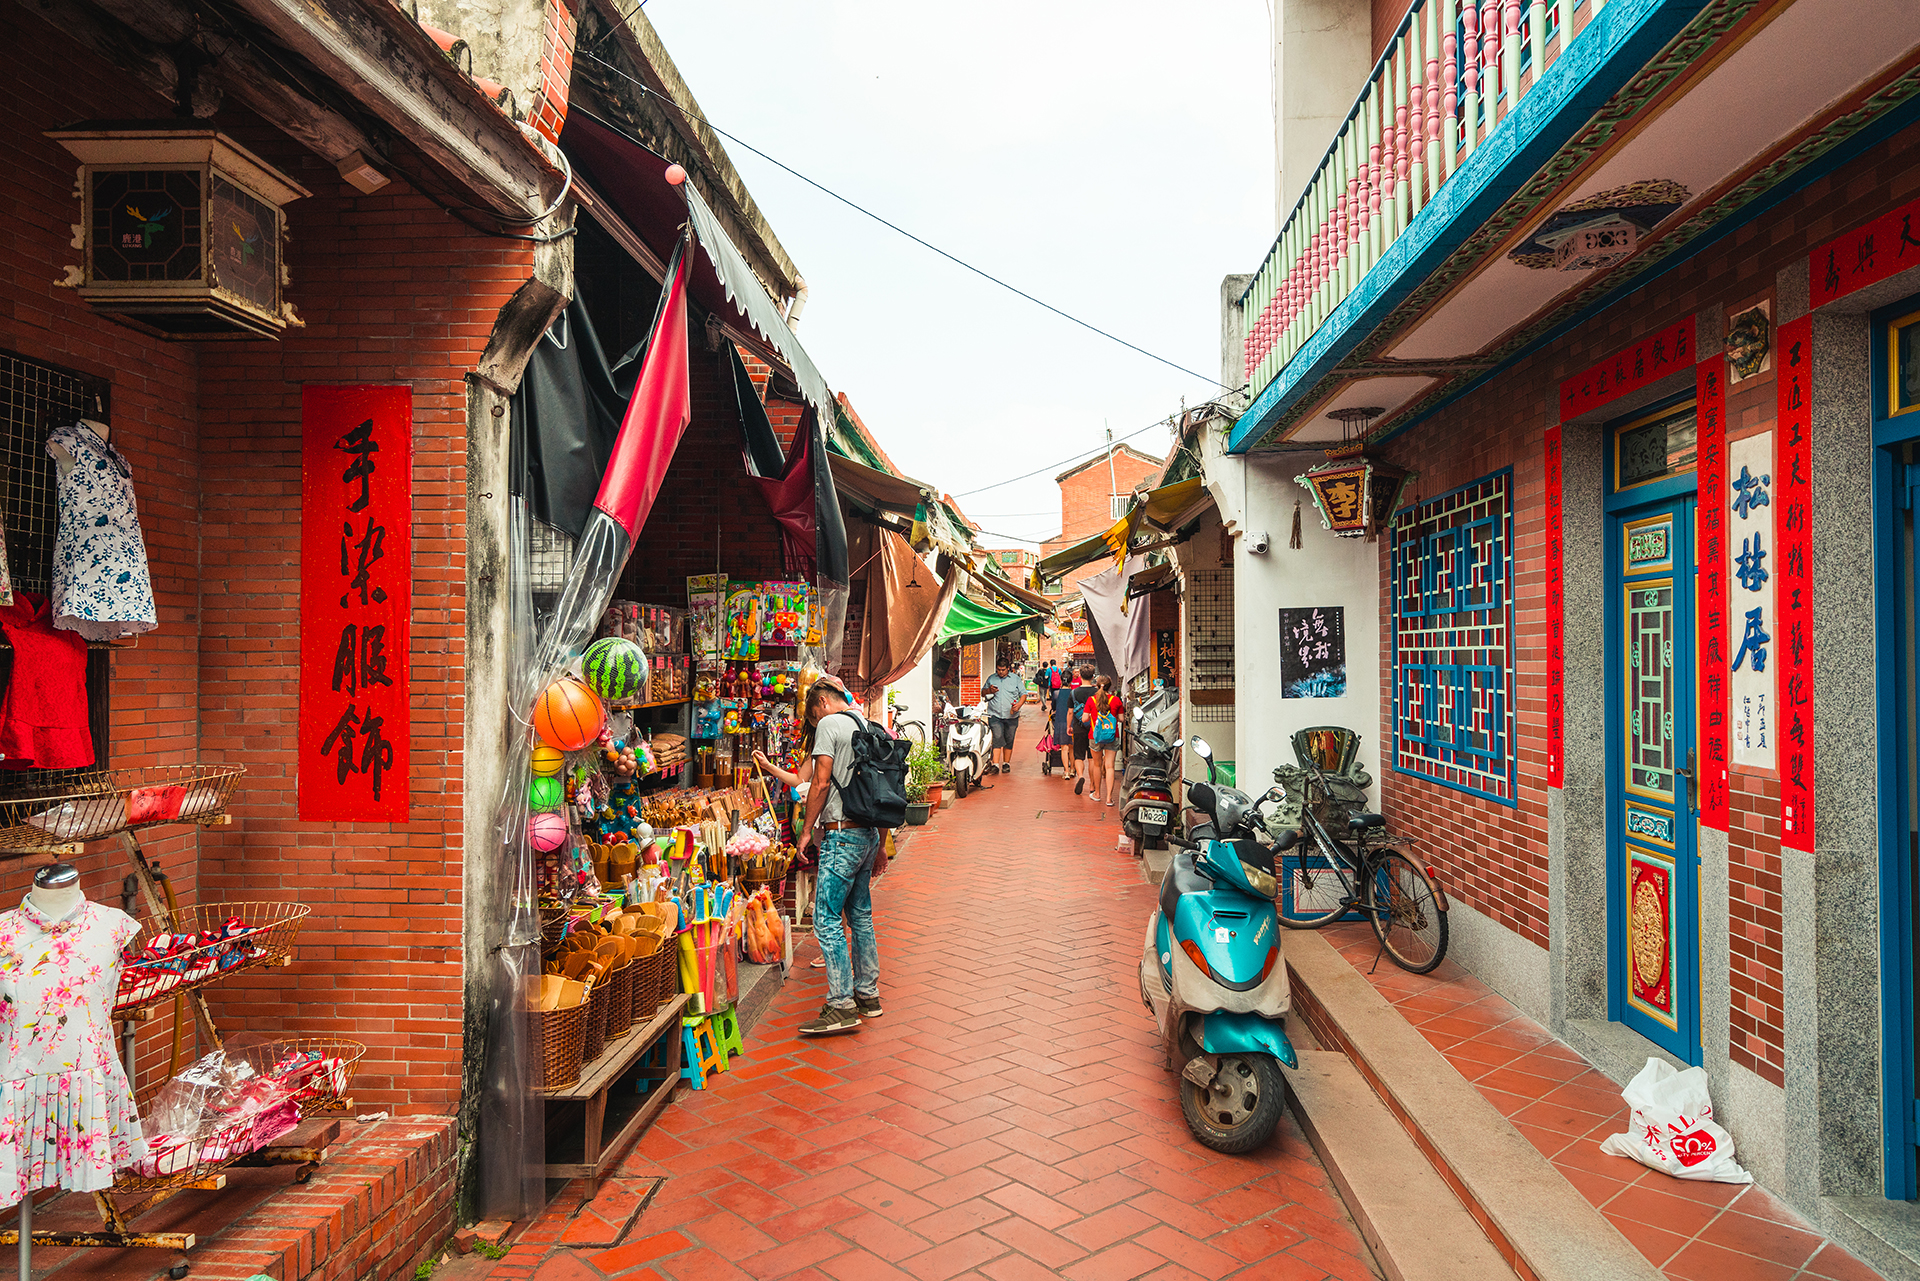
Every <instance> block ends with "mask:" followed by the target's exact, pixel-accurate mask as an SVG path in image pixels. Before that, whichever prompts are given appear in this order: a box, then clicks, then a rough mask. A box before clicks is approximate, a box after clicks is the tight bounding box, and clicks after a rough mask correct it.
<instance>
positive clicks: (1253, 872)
mask: <svg viewBox="0 0 1920 1281" xmlns="http://www.w3.org/2000/svg"><path fill="white" fill-rule="evenodd" d="M1240 873H1241V875H1243V876H1245V877H1246V878H1247V884H1248V885H1251V886H1252V887H1253V892H1254V893H1255V894H1258V895H1260V896H1261V897H1263V898H1273V897H1274V896H1275V894H1276V893H1277V892H1278V890H1279V888H1280V883H1279V882H1278V881H1276V880H1274V879H1273V873H1272V872H1269V871H1266V870H1265V869H1263V868H1258V867H1255V866H1254V865H1253V864H1251V863H1247V862H1244V861H1243V862H1242V863H1241V864H1240Z"/></svg>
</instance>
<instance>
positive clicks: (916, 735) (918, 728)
mask: <svg viewBox="0 0 1920 1281" xmlns="http://www.w3.org/2000/svg"><path fill="white" fill-rule="evenodd" d="M896 737H898V738H904V739H906V740H907V741H908V742H909V743H924V742H926V741H927V727H926V726H925V725H922V724H921V723H920V722H919V721H901V722H900V728H899V730H898V731H897V732H896Z"/></svg>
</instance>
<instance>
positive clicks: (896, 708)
mask: <svg viewBox="0 0 1920 1281" xmlns="http://www.w3.org/2000/svg"><path fill="white" fill-rule="evenodd" d="M910 710H911V709H910V708H909V707H908V706H907V705H906V704H905V703H892V704H889V705H888V708H887V712H888V714H889V716H890V717H891V718H892V720H893V724H892V725H891V726H889V727H888V728H889V731H890V732H891V733H892V734H893V736H894V737H895V738H903V739H905V740H907V741H908V742H909V743H924V742H927V741H928V740H927V727H926V726H925V725H923V724H921V723H920V722H919V721H903V720H901V719H900V714H901V713H902V712H906V711H910Z"/></svg>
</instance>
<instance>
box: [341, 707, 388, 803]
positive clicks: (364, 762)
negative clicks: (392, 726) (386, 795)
mask: <svg viewBox="0 0 1920 1281" xmlns="http://www.w3.org/2000/svg"><path fill="white" fill-rule="evenodd" d="M385 725H386V718H385V717H384V716H375V715H374V714H373V709H372V708H368V709H367V719H366V721H365V722H364V723H363V724H362V725H361V726H360V733H361V737H362V742H361V744H360V772H361V773H362V774H365V775H366V776H367V780H368V781H369V782H371V783H372V784H373V799H374V800H376V801H377V800H379V799H380V776H381V775H382V774H384V773H386V772H387V771H388V770H390V769H392V768H393V744H392V743H390V742H388V741H387V739H386V737H385V735H383V734H382V733H381V732H380V731H381V729H382V728H383V727H384V726H385ZM341 781H342V782H345V781H346V780H345V779H344V778H343V779H342V780H341Z"/></svg>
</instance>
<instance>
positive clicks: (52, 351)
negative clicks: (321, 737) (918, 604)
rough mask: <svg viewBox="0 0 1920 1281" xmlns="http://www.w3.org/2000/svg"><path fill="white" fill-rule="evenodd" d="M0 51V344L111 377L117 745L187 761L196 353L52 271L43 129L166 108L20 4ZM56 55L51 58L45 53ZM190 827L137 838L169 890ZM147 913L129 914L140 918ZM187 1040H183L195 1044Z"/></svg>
mask: <svg viewBox="0 0 1920 1281" xmlns="http://www.w3.org/2000/svg"><path fill="white" fill-rule="evenodd" d="M0 48H4V49H5V50H7V51H8V52H7V53H6V55H5V65H6V68H7V82H8V84H9V85H10V86H11V87H12V93H11V95H10V98H11V104H12V105H11V114H10V116H9V119H8V127H7V128H6V129H5V130H3V131H0V160H4V165H5V170H6V173H7V180H6V182H5V183H3V184H0V220H3V221H4V225H5V226H6V228H7V234H6V236H5V237H4V238H3V239H0V348H4V349H6V350H9V351H12V352H14V353H17V354H18V355H21V356H24V357H27V358H28V359H30V360H35V361H40V362H44V363H46V364H51V365H57V366H61V367H64V368H67V369H71V370H74V371H77V372H80V373H85V374H91V375H95V376H98V377H102V378H106V379H108V380H109V381H110V382H111V384H112V411H111V416H112V425H113V442H114V444H115V445H116V446H118V447H119V449H120V450H121V452H122V453H124V454H125V455H126V456H127V461H128V462H129V463H130V464H131V465H132V467H133V479H134V491H135V497H136V501H137V502H138V504H139V509H140V518H141V524H142V526H143V529H144V531H145V535H146V543H147V558H148V568H149V572H150V573H151V575H152V578H153V588H154V599H155V602H156V604H157V605H158V607H159V619H160V626H159V628H158V630H156V631H153V632H149V633H147V634H146V635H144V636H142V637H140V639H139V642H138V644H137V645H135V646H134V647H132V648H129V649H120V650H116V651H115V652H114V654H113V656H112V673H113V689H112V709H113V722H114V723H113V743H114V748H113V754H112V759H111V761H102V762H100V764H102V765H107V764H111V765H113V766H116V767H120V768H138V767H141V766H147V765H182V764H190V763H192V761H193V760H194V758H195V754H196V752H197V750H198V737H199V735H198V727H197V724H196V722H195V717H194V703H195V697H196V692H195V691H196V687H197V684H198V679H199V677H198V659H197V654H196V631H197V628H198V617H199V609H200V587H199V576H198V571H197V569H196V564H197V561H198V557H199V531H198V519H199V518H198V507H199V485H200V459H199V456H198V453H197V452H196V449H195V439H196V432H197V424H196V415H197V403H198V384H197V372H196V371H197V364H198V357H199V350H200V349H199V348H196V347H192V346H183V345H178V344H173V343H167V342H162V341H160V340H158V339H154V338H149V337H147V336H145V335H143V334H140V333H138V332H136V331H134V330H132V329H128V328H126V327H125V326H123V325H119V324H116V323H114V322H112V321H109V320H105V319H102V318H100V317H98V316H96V315H95V314H94V313H93V312H92V310H91V309H89V308H88V307H87V306H86V305H85V304H83V303H82V302H81V301H80V299H79V297H78V296H77V295H76V294H75V293H74V292H73V291H72V290H68V289H58V288H55V287H54V285H53V282H54V281H55V280H57V279H60V278H61V277H62V276H63V274H64V272H63V270H62V268H63V267H64V266H65V265H66V264H68V263H74V262H77V261H78V260H79V253H78V251H76V250H74V249H73V248H71V247H70V245H69V241H70V240H71V239H72V235H73V232H72V229H71V227H70V224H72V223H75V222H78V221H79V220H80V204H79V202H78V201H77V200H75V199H74V198H73V187H74V174H75V170H76V169H77V167H78V162H76V161H75V160H74V158H73V156H72V154H71V153H69V152H68V151H67V150H66V148H64V147H62V146H60V145H59V144H58V143H56V142H53V141H51V140H49V139H47V138H46V137H44V136H43V133H44V131H45V130H48V129H54V128H58V127H60V126H62V125H66V124H70V123H72V122H73V121H76V120H85V119H90V118H93V119H97V118H100V117H102V116H110V117H115V118H123V117H129V116H164V115H167V114H169V112H170V110H171V108H170V107H169V105H168V104H165V103H163V102H161V101H160V100H159V99H157V98H155V97H153V96H152V95H150V94H147V93H145V92H144V91H142V90H140V89H139V88H138V87H137V86H135V85H133V84H132V83H130V82H129V80H128V78H127V77H126V76H125V75H123V74H121V73H119V72H116V71H114V70H112V69H110V68H108V67H107V66H106V65H105V64H103V63H102V62H100V61H99V60H98V59H96V58H94V57H93V56H92V55H90V54H88V53H86V52H85V51H83V50H81V49H80V48H78V47H77V46H75V45H73V44H71V43H70V42H68V41H66V40H65V39H63V38H61V37H60V36H59V35H58V34H56V32H55V29H54V28H53V27H51V26H49V25H47V24H46V23H44V22H42V21H41V20H40V19H39V18H37V17H34V16H31V15H30V14H29V13H28V12H27V11H25V10H22V9H20V8H15V7H9V8H7V9H5V10H0ZM55 49H57V50H58V51H59V54H58V56H57V57H56V56H49V53H50V51H52V50H55ZM197 830H198V829H195V828H179V827H170V828H156V829H151V831H150V833H148V834H143V837H142V842H141V843H142V845H143V846H144V847H145V849H146V850H147V852H148V854H149V855H151V856H152V857H154V858H155V859H156V860H157V861H158V862H159V863H160V865H161V866H162V867H163V868H164V869H165V870H166V871H167V872H168V873H169V874H171V875H172V877H173V879H174V885H175V889H176V892H177V893H178V894H180V896H181V897H182V898H183V899H184V900H186V901H192V897H193V895H194V893H195V892H196V889H197V886H196V880H195V851H196V847H197V844H198V842H197V839H196V833H197ZM42 862H44V860H43V859H40V858H37V857H36V858H25V859H9V858H6V857H0V910H5V909H7V908H11V907H12V906H14V905H15V904H17V903H18V902H19V900H20V898H21V896H22V895H23V894H24V893H25V892H26V890H27V887H28V886H29V884H30V883H31V877H32V870H33V868H34V867H37V866H39V865H40V864H41V863H42ZM79 867H80V870H81V873H82V876H83V877H84V888H85V889H86V892H87V895H88V897H90V898H92V899H94V900H95V901H97V902H101V903H105V904H107V905H109V906H112V907H119V906H120V903H121V897H120V882H121V878H122V877H124V876H125V875H126V871H127V869H126V865H125V861H124V859H123V858H122V857H121V856H120V854H119V851H118V849H117V848H109V847H106V846H102V845H94V846H90V847H88V849H87V851H86V853H85V855H84V856H83V857H82V858H81V859H80V860H79ZM143 910H144V909H143V908H141V909H136V912H138V911H143ZM166 1035H167V1033H166V1032H165V1031H164V1030H163V1028H162V1027H161V1025H160V1024H158V1023H155V1024H150V1025H148V1026H147V1029H146V1031H145V1033H144V1034H143V1037H142V1041H141V1051H140V1061H141V1062H142V1063H143V1064H153V1063H154V1062H155V1061H156V1056H159V1059H160V1066H161V1067H164V1066H165V1064H164V1052H163V1051H162V1050H161V1049H160V1047H161V1045H162V1043H163V1041H164V1040H165V1038H166ZM189 1048H191V1041H190V1040H189Z"/></svg>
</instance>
